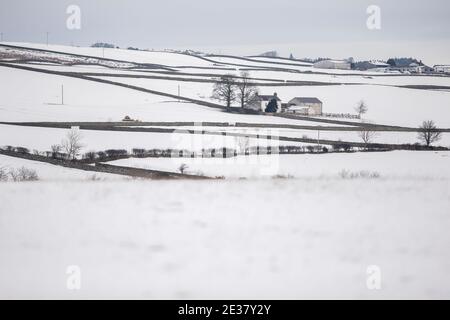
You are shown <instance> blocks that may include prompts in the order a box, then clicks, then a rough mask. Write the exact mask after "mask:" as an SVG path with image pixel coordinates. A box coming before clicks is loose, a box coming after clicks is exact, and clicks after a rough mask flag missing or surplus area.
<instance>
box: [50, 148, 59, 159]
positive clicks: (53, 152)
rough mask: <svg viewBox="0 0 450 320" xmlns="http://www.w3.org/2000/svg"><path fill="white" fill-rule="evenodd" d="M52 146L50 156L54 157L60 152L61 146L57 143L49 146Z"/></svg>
mask: <svg viewBox="0 0 450 320" xmlns="http://www.w3.org/2000/svg"><path fill="white" fill-rule="evenodd" d="M51 148H52V158H53V159H56V157H58V154H59V153H60V152H61V146H60V145H59V144H54V145H52V146H51Z"/></svg>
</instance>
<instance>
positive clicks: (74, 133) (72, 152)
mask: <svg viewBox="0 0 450 320" xmlns="http://www.w3.org/2000/svg"><path fill="white" fill-rule="evenodd" d="M81 138H82V136H81V133H80V131H79V130H78V129H75V128H72V129H71V130H70V131H69V132H68V133H67V135H66V139H64V140H63V141H62V142H61V146H62V148H63V149H64V151H65V152H66V153H67V156H68V157H69V159H71V160H74V159H75V158H76V157H77V156H78V155H79V154H80V151H81V149H82V148H83V145H82V144H81Z"/></svg>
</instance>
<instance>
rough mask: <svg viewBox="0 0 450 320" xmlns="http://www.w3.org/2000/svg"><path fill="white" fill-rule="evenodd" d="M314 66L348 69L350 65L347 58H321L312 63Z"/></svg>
mask: <svg viewBox="0 0 450 320" xmlns="http://www.w3.org/2000/svg"><path fill="white" fill-rule="evenodd" d="M314 68H318V69H340V70H350V69H351V68H352V65H351V63H350V62H348V61H347V60H322V61H318V62H316V63H314Z"/></svg>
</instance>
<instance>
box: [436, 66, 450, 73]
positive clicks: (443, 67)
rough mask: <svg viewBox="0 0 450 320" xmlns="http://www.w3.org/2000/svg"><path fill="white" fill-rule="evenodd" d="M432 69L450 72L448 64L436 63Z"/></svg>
mask: <svg viewBox="0 0 450 320" xmlns="http://www.w3.org/2000/svg"><path fill="white" fill-rule="evenodd" d="M433 69H434V71H435V72H439V73H450V65H436V66H434V67H433Z"/></svg>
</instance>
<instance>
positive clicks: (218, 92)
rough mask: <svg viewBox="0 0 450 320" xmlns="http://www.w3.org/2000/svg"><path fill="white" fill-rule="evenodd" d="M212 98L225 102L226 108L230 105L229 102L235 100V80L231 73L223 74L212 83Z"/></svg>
mask: <svg viewBox="0 0 450 320" xmlns="http://www.w3.org/2000/svg"><path fill="white" fill-rule="evenodd" d="M212 98H213V99H216V100H219V101H223V102H225V105H226V107H227V108H230V107H231V103H233V102H234V101H236V81H235V80H234V76H233V75H230V74H227V75H224V76H222V77H221V78H220V79H219V80H218V81H217V82H216V83H215V84H214V88H213V94H212Z"/></svg>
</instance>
